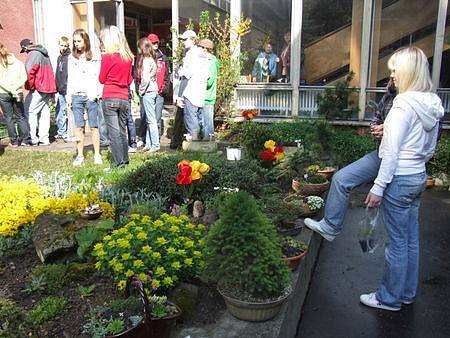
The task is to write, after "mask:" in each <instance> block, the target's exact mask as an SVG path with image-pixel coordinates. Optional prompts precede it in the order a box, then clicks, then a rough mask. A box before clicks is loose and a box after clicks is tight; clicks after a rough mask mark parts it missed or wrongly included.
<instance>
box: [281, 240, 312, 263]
mask: <svg viewBox="0 0 450 338" xmlns="http://www.w3.org/2000/svg"><path fill="white" fill-rule="evenodd" d="M281 250H282V251H283V260H284V261H285V262H286V263H287V264H288V266H289V268H290V269H291V270H293V271H294V270H296V269H297V268H298V266H299V264H300V261H301V260H302V258H303V257H305V255H306V252H307V250H308V246H307V245H306V244H305V243H302V242H300V241H297V240H295V239H293V238H292V237H290V236H287V237H284V238H283V240H282V242H281Z"/></svg>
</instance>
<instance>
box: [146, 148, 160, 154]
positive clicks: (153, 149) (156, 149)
mask: <svg viewBox="0 0 450 338" xmlns="http://www.w3.org/2000/svg"><path fill="white" fill-rule="evenodd" d="M159 149H161V148H150V150H149V151H148V152H149V153H156V152H157V151H159Z"/></svg>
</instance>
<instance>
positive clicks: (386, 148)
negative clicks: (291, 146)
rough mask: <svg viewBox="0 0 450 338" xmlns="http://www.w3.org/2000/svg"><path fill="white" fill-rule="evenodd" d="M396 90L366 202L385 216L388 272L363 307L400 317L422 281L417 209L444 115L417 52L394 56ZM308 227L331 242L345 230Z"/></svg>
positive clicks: (410, 50)
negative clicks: (426, 164)
mask: <svg viewBox="0 0 450 338" xmlns="http://www.w3.org/2000/svg"><path fill="white" fill-rule="evenodd" d="M388 67H389V69H390V70H391V77H392V79H393V81H394V84H395V86H396V87H397V89H398V93H399V94H398V95H397V96H396V97H395V99H394V102H393V105H392V108H391V110H390V112H389V115H388V116H387V118H386V120H385V122H384V131H383V138H382V141H381V145H380V150H379V157H380V158H381V164H380V169H379V170H378V175H377V177H376V179H375V182H374V185H373V187H372V189H371V190H370V192H369V194H368V195H367V198H366V204H367V206H368V207H371V208H373V207H378V206H380V205H381V203H382V212H383V219H384V224H385V228H386V231H387V234H388V238H389V244H388V246H387V247H386V251H385V259H386V264H385V269H384V275H383V279H382V282H381V285H380V287H379V288H378V290H377V291H376V292H372V293H368V294H363V295H361V296H360V301H361V303H363V304H364V305H367V306H370V307H374V308H379V309H383V310H390V311H398V310H400V309H401V306H402V305H403V304H412V303H413V302H414V300H415V297H416V292H417V286H418V278H419V205H420V196H421V194H422V192H423V191H424V189H425V182H426V173H425V163H426V162H428V161H429V160H430V159H431V157H432V156H433V154H434V150H435V148H436V142H437V138H438V132H439V120H440V119H441V118H442V117H443V115H444V108H443V107H442V103H441V100H440V98H439V97H438V96H437V95H436V94H435V93H432V92H431V90H432V82H431V78H430V73H429V70H428V69H429V68H428V61H427V57H426V56H425V54H424V53H423V51H422V50H420V49H419V48H417V47H408V48H404V49H401V50H399V51H397V52H395V53H394V54H393V55H392V56H391V58H390V59H389V62H388ZM307 226H308V227H309V228H310V229H312V230H314V231H316V232H318V233H319V234H320V235H322V236H323V237H324V238H325V239H327V240H332V239H334V237H335V236H336V235H337V234H338V233H339V231H340V230H341V229H336V228H334V227H333V225H332V224H328V223H326V222H325V223H324V222H323V221H320V222H314V223H309V224H307Z"/></svg>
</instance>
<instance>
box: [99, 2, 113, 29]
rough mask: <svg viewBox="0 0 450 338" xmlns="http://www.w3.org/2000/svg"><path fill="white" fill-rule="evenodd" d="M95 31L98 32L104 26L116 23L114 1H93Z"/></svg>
mask: <svg viewBox="0 0 450 338" xmlns="http://www.w3.org/2000/svg"><path fill="white" fill-rule="evenodd" d="M94 24H95V31H96V32H97V33H98V32H100V31H101V30H102V29H103V28H104V27H105V26H110V25H116V24H117V23H116V2H115V1H102V2H94Z"/></svg>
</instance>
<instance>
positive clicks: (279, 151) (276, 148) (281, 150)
mask: <svg viewBox="0 0 450 338" xmlns="http://www.w3.org/2000/svg"><path fill="white" fill-rule="evenodd" d="M273 151H274V152H275V153H282V152H283V151H284V149H283V147H282V146H276V147H275V149H274V150H273Z"/></svg>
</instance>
